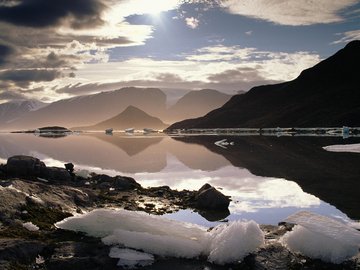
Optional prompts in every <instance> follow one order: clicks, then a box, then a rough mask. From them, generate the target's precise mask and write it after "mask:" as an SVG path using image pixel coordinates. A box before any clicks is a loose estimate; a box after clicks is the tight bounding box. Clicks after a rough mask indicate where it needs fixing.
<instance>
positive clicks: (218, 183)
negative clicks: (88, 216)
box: [0, 133, 360, 226]
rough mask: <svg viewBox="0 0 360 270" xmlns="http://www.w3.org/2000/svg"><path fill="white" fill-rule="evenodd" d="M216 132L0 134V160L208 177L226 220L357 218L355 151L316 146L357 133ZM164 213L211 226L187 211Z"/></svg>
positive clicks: (193, 181)
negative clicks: (311, 215) (309, 215)
mask: <svg viewBox="0 0 360 270" xmlns="http://www.w3.org/2000/svg"><path fill="white" fill-rule="evenodd" d="M223 138H226V137H223V136H222V137H215V136H192V137H174V138H172V137H168V136H166V135H156V136H137V135H135V136H126V135H123V134H122V135H121V134H116V133H115V134H114V135H113V136H108V135H105V134H96V133H94V134H81V135H71V136H67V137H63V138H56V139H53V138H42V137H37V136H34V135H32V134H0V162H2V163H5V162H6V159H7V158H8V157H10V156H13V155H18V154H25V155H31V156H35V157H38V158H40V159H41V160H43V161H44V162H45V163H46V164H47V166H60V167H62V166H63V164H64V163H67V162H72V163H74V164H75V168H76V169H87V170H89V171H92V172H96V173H105V174H109V175H116V174H120V175H128V176H131V177H133V178H135V179H136V180H137V181H138V182H139V183H141V185H142V186H144V187H147V186H160V185H167V186H170V187H171V188H173V189H179V190H181V189H198V188H200V187H201V186H202V185H203V184H205V183H209V184H211V185H213V186H215V187H217V188H220V189H221V190H222V192H223V193H224V194H226V195H230V196H232V203H231V205H230V208H229V210H230V213H231V214H230V216H228V217H227V219H229V220H234V219H253V220H255V221H257V222H258V223H261V224H277V223H278V222H279V221H281V220H282V219H284V218H285V217H287V216H288V215H290V214H292V213H294V212H296V211H298V210H310V211H313V212H316V213H320V214H324V215H327V216H332V217H336V218H340V219H345V220H346V219H348V217H351V218H352V219H359V218H360V210H359V209H360V202H359V200H358V194H357V193H358V191H359V190H360V189H359V187H360V186H359V182H360V181H359V180H360V179H359V178H360V169H359V164H360V154H356V153H332V152H327V151H325V150H323V149H322V146H326V145H331V144H345V143H358V142H359V141H360V140H359V139H347V140H343V139H341V138H318V137H311V138H309V137H307V138H294V137H280V138H276V137H260V136H253V137H227V139H228V141H231V142H234V145H230V146H228V147H227V148H222V147H218V146H216V145H215V144H214V142H215V141H218V140H220V139H223ZM169 216H170V217H171V218H175V219H179V220H185V221H191V222H194V223H198V224H202V225H209V226H210V225H211V222H209V221H207V220H206V219H205V218H203V217H202V216H200V215H198V214H197V213H192V212H191V211H188V210H185V211H180V212H178V213H176V214H171V215H169Z"/></svg>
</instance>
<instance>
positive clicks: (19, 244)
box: [0, 239, 45, 269]
mask: <svg viewBox="0 0 360 270" xmlns="http://www.w3.org/2000/svg"><path fill="white" fill-rule="evenodd" d="M44 247H45V244H44V243H41V242H39V241H29V240H24V239H0V265H7V264H8V262H17V263H21V264H30V263H32V262H33V261H35V258H36V257H37V256H38V254H39V253H40V252H41V251H42V250H43V248H44ZM1 269H6V268H1Z"/></svg>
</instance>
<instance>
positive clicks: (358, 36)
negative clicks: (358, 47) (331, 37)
mask: <svg viewBox="0 0 360 270" xmlns="http://www.w3.org/2000/svg"><path fill="white" fill-rule="evenodd" d="M338 35H339V36H340V35H341V36H343V37H342V38H340V39H338V40H336V41H334V42H332V44H339V43H348V42H350V41H353V40H360V30H353V31H347V32H345V33H341V34H338Z"/></svg>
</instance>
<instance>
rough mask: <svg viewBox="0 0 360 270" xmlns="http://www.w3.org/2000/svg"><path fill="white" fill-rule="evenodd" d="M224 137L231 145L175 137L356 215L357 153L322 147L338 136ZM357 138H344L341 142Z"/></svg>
mask: <svg viewBox="0 0 360 270" xmlns="http://www.w3.org/2000/svg"><path fill="white" fill-rule="evenodd" d="M222 138H226V137H222ZM222 138H221V139H222ZM227 139H228V141H234V145H233V146H230V147H228V149H223V148H221V147H217V146H216V145H215V144H214V141H216V140H219V138H214V137H209V136H208V137H206V136H192V137H187V138H181V137H178V138H176V140H179V141H183V142H186V143H197V144H199V145H203V146H205V147H207V148H208V149H209V150H211V151H213V152H215V153H218V154H221V155H222V156H224V157H225V158H226V159H227V160H229V161H230V162H231V164H232V165H234V166H236V167H244V168H247V169H248V170H249V171H250V172H251V173H252V174H254V175H257V176H267V177H276V178H284V179H291V180H293V181H296V182H297V183H298V184H299V185H300V186H301V188H302V189H303V190H304V191H305V192H308V193H310V194H313V195H315V196H316V197H318V198H320V199H322V200H324V201H326V202H328V203H331V204H333V205H335V206H336V207H337V208H339V209H341V210H342V211H344V212H345V213H347V214H348V215H349V216H350V217H352V218H357V219H358V218H360V210H359V209H360V201H359V199H358V191H359V190H360V182H359V176H360V167H359V164H360V155H359V154H356V153H333V152H328V151H325V150H324V149H322V146H325V145H331V144H342V143H344V141H343V140H342V139H341V138H322V137H279V138H277V137H265V136H251V137H228V138H227ZM358 141H359V140H358V139H351V140H350V139H348V140H346V141H345V142H346V143H355V142H358Z"/></svg>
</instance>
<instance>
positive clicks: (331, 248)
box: [281, 211, 360, 263]
mask: <svg viewBox="0 0 360 270" xmlns="http://www.w3.org/2000/svg"><path fill="white" fill-rule="evenodd" d="M285 221H286V222H288V223H293V224H297V225H296V226H295V227H294V228H293V230H292V231H291V232H288V233H286V234H285V235H284V236H283V237H282V239H281V241H282V243H283V244H284V245H285V246H287V247H288V248H289V249H290V250H292V251H295V252H300V253H302V254H304V255H306V256H309V257H311V258H317V259H321V260H323V261H327V262H332V263H341V262H343V261H344V260H346V259H348V258H350V257H352V256H354V255H356V254H357V253H358V251H359V247H360V232H359V231H357V230H356V229H354V228H351V227H349V226H348V225H346V224H343V223H341V222H339V221H336V220H334V219H331V218H328V217H325V216H321V215H318V214H315V213H311V212H307V211H301V212H298V213H295V214H294V215H291V216H289V217H288V218H286V219H285Z"/></svg>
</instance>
